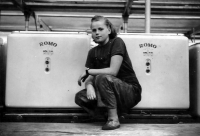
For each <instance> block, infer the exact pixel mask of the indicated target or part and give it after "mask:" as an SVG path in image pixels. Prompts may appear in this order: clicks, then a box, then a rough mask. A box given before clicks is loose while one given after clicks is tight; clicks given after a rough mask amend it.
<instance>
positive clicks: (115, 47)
mask: <svg viewBox="0 0 200 136" xmlns="http://www.w3.org/2000/svg"><path fill="white" fill-rule="evenodd" d="M125 50H126V47H125V43H124V41H123V40H122V39H121V38H119V37H117V38H116V39H115V40H114V41H113V43H112V49H111V56H114V55H121V56H122V57H124V55H125Z"/></svg>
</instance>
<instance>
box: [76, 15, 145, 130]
mask: <svg viewBox="0 0 200 136" xmlns="http://www.w3.org/2000/svg"><path fill="white" fill-rule="evenodd" d="M91 30H92V38H93V39H94V42H96V43H97V44H98V46H96V47H94V48H92V49H91V50H90V51H89V53H88V57H87V61H86V65H85V66H86V68H87V69H86V71H84V72H83V74H82V75H81V76H80V78H79V79H78V84H79V85H81V82H84V81H85V88H86V89H84V90H81V91H80V92H78V93H77V94H76V97H75V102H76V104H78V105H79V106H80V107H82V108H83V109H84V110H86V111H87V112H88V113H89V114H90V115H92V116H95V115H96V113H95V111H97V109H98V108H99V105H101V103H102V104H103V105H104V106H105V107H106V109H107V112H108V121H107V123H106V124H105V125H104V126H103V127H102V129H103V130H113V129H116V128H119V127H120V122H119V119H118V115H119V114H120V113H125V112H127V111H128V110H129V109H130V108H132V107H134V106H135V105H137V104H138V102H139V101H140V100H141V90H142V89H141V86H140V84H139V82H138V79H137V77H136V75H135V72H134V70H133V67H132V63H131V60H130V58H129V56H128V53H127V50H126V46H125V43H124V42H123V40H122V39H121V38H119V37H117V33H116V31H115V29H114V27H113V25H112V23H111V22H110V21H109V20H108V19H107V18H105V17H103V16H94V17H93V18H92V20H91Z"/></svg>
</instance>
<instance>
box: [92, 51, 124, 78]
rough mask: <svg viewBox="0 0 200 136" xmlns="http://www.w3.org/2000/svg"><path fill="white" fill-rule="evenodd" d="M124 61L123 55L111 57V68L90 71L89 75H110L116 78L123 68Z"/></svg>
mask: <svg viewBox="0 0 200 136" xmlns="http://www.w3.org/2000/svg"><path fill="white" fill-rule="evenodd" d="M122 61H123V57H122V56H121V55H114V56H112V57H111V62H110V67H108V68H103V69H89V70H88V73H89V74H90V75H100V74H108V75H113V76H116V75H117V74H118V71H119V69H120V67H121V64H122Z"/></svg>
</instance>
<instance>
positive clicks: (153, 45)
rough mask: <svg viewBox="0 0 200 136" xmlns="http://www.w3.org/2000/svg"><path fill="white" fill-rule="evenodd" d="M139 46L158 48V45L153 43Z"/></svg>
mask: <svg viewBox="0 0 200 136" xmlns="http://www.w3.org/2000/svg"><path fill="white" fill-rule="evenodd" d="M139 46H140V48H143V47H151V48H157V45H155V44H152V43H144V44H139Z"/></svg>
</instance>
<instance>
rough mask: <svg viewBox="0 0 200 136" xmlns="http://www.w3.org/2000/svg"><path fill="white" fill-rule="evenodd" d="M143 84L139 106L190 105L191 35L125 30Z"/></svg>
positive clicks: (140, 107)
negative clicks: (127, 32) (189, 41)
mask: <svg viewBox="0 0 200 136" xmlns="http://www.w3.org/2000/svg"><path fill="white" fill-rule="evenodd" d="M119 37H121V38H122V39H123V40H124V42H125V43H126V47H127V50H128V53H129V56H130V58H131V61H132V64H133V68H134V70H135V72H136V75H137V77H138V80H139V82H140V84H141V86H142V100H141V102H140V103H139V104H138V105H137V106H136V107H135V109H188V108H189V105H190V102H189V59H188V39H187V38H186V37H184V36H180V35H179V36H178V35H170V34H168V35H167V34H121V35H119Z"/></svg>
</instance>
